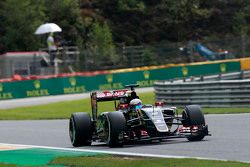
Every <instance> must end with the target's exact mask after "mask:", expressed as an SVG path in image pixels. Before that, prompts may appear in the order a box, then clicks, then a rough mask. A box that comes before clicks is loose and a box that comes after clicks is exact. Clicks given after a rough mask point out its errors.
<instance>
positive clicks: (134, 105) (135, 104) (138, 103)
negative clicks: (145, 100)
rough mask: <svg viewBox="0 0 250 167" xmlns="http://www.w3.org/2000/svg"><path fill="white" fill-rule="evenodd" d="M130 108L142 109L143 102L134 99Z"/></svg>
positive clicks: (130, 103)
mask: <svg viewBox="0 0 250 167" xmlns="http://www.w3.org/2000/svg"><path fill="white" fill-rule="evenodd" d="M129 106H130V108H131V109H141V108H142V101H141V100H140V99H133V100H131V101H130V102H129Z"/></svg>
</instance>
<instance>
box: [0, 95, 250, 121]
mask: <svg viewBox="0 0 250 167" xmlns="http://www.w3.org/2000/svg"><path fill="white" fill-rule="evenodd" d="M140 98H141V99H142V101H143V103H144V104H153V103H154V99H155V97H154V93H153V92H149V93H141V94H140ZM98 110H99V111H100V112H102V111H113V110H114V104H113V102H101V103H99V104H98ZM83 111H85V112H90V111H91V107H90V99H89V98H87V99H82V100H75V101H65V102H59V103H52V104H47V105H38V106H31V107H20V108H15V109H6V110H0V119H1V120H34V119H67V118H69V117H70V115H71V113H74V112H83ZM180 112H181V111H180ZM203 112H204V113H205V114H225V113H250V108H204V109H203Z"/></svg>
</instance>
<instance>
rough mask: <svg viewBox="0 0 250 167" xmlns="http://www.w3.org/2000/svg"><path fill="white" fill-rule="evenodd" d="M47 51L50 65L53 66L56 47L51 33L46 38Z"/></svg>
mask: <svg viewBox="0 0 250 167" xmlns="http://www.w3.org/2000/svg"><path fill="white" fill-rule="evenodd" d="M47 45H48V51H49V55H50V64H51V65H52V66H53V65H54V60H55V57H56V51H57V46H56V43H55V40H54V37H53V33H52V32H51V33H50V34H49V36H48V38H47Z"/></svg>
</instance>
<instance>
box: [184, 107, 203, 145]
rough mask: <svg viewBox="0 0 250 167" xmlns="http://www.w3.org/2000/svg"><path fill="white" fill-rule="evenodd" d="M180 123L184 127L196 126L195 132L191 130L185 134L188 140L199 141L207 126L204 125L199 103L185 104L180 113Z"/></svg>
mask: <svg viewBox="0 0 250 167" xmlns="http://www.w3.org/2000/svg"><path fill="white" fill-rule="evenodd" d="M182 119H183V121H182V124H183V126H184V127H190V129H191V130H192V128H193V127H197V128H198V130H197V132H191V135H188V136H187V139H188V140H189V141H200V140H202V139H203V138H204V137H205V135H206V134H207V126H205V117H204V114H203V113H202V111H201V108H200V106H199V105H189V106H186V107H185V109H184V111H183V113H182Z"/></svg>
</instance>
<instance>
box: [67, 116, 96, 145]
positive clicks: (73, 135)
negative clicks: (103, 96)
mask: <svg viewBox="0 0 250 167" xmlns="http://www.w3.org/2000/svg"><path fill="white" fill-rule="evenodd" d="M69 136H70V140H71V143H72V145H73V146H74V147H80V146H89V145H91V142H92V121H91V118H90V116H89V114H88V113H85V112H79V113H73V114H72V115H71V117H70V120H69Z"/></svg>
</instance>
